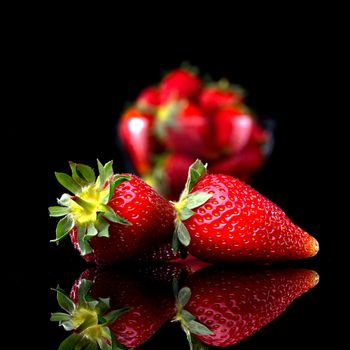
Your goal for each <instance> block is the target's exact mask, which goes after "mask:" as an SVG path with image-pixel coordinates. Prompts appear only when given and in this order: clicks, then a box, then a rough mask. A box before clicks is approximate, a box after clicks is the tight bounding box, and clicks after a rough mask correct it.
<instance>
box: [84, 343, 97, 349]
mask: <svg viewBox="0 0 350 350" xmlns="http://www.w3.org/2000/svg"><path fill="white" fill-rule="evenodd" d="M84 350H98V345H97V343H95V342H90V344H88V345H87V346H86V348H84Z"/></svg>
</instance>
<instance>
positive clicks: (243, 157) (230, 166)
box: [209, 144, 264, 180]
mask: <svg viewBox="0 0 350 350" xmlns="http://www.w3.org/2000/svg"><path fill="white" fill-rule="evenodd" d="M263 163H264V155H263V151H262V149H261V147H260V146H258V145H256V144H255V145H251V146H247V147H245V148H244V149H243V150H242V151H240V152H239V153H237V154H233V155H230V156H227V157H225V158H223V159H220V160H217V161H214V162H212V163H211V164H210V165H209V171H210V172H211V173H213V174H227V175H231V176H235V177H238V178H239V179H242V180H245V179H246V178H247V177H249V176H250V175H252V174H253V173H255V172H256V171H257V170H259V169H260V168H261V167H262V165H263Z"/></svg>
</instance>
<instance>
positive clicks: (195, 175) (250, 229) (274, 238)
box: [173, 160, 319, 262]
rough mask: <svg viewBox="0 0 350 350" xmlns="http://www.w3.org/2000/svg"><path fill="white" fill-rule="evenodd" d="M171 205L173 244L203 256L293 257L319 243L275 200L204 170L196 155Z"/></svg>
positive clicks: (244, 258)
mask: <svg viewBox="0 0 350 350" xmlns="http://www.w3.org/2000/svg"><path fill="white" fill-rule="evenodd" d="M174 206H175V209H176V211H177V218H176V221H175V223H176V230H175V236H174V240H173V242H174V250H176V249H177V247H178V241H177V240H179V241H180V242H181V243H182V244H184V245H185V246H188V251H189V252H190V253H191V254H192V255H194V256H195V257H197V258H199V259H201V260H204V261H211V262H214V261H217V262H223V261H226V262H234V261H266V262H272V261H281V260H294V259H303V258H308V257H312V256H314V255H316V254H317V252H318V249H319V247H318V242H317V241H316V239H315V238H313V237H312V236H310V235H309V234H307V233H306V232H305V231H303V230H302V229H301V228H299V227H298V226H296V225H295V224H293V223H292V221H291V220H290V219H289V218H288V217H287V215H286V214H285V213H284V212H283V211H282V209H280V208H279V207H278V206H277V205H276V204H274V203H272V202H270V201H269V200H268V199H267V198H265V197H264V196H262V195H261V194H259V193H258V192H257V191H255V190H254V189H252V188H251V187H249V186H248V185H246V184H244V183H242V182H240V181H239V180H238V179H235V178H233V177H231V176H228V175H207V174H206V168H205V166H204V165H203V163H202V162H201V161H199V160H197V161H196V162H195V163H194V164H193V165H192V166H191V168H190V171H189V177H188V179H187V183H186V186H185V189H184V191H183V193H182V194H181V197H180V200H179V202H177V203H175V204H174ZM192 209H195V210H194V211H193V210H192Z"/></svg>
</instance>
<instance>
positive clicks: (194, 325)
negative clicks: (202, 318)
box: [187, 320, 214, 335]
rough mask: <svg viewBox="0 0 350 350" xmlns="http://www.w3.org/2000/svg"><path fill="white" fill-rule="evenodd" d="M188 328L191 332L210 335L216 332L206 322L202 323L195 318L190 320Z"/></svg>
mask: <svg viewBox="0 0 350 350" xmlns="http://www.w3.org/2000/svg"><path fill="white" fill-rule="evenodd" d="M187 325H188V329H189V330H190V332H191V333H194V334H199V335H210V334H214V333H213V332H212V331H211V330H210V329H209V328H207V327H206V326H204V324H201V323H199V322H197V321H195V320H192V321H190V322H188V324H187Z"/></svg>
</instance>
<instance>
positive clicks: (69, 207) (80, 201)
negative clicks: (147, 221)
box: [49, 160, 131, 255]
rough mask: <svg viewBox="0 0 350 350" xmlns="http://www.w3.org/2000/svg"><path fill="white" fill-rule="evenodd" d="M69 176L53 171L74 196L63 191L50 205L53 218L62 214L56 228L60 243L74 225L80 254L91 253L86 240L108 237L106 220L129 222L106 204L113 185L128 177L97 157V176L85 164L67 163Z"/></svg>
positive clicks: (56, 240) (128, 178)
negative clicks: (116, 171) (70, 172)
mask: <svg viewBox="0 0 350 350" xmlns="http://www.w3.org/2000/svg"><path fill="white" fill-rule="evenodd" d="M69 165H70V168H71V171H72V175H71V176H70V175H67V174H64V173H55V175H56V178H57V180H58V182H59V183H60V184H61V185H62V186H63V187H65V188H66V189H67V190H68V191H70V192H71V193H72V194H73V195H70V194H67V193H65V194H63V195H62V196H61V198H60V199H58V200H57V201H58V204H59V206H54V207H49V213H50V216H52V217H62V216H63V218H62V219H60V221H59V222H58V224H57V227H56V238H55V239H53V240H51V242H57V243H58V242H59V241H60V240H61V239H62V238H64V237H65V236H67V235H68V234H69V232H70V231H71V230H72V229H73V227H76V228H77V241H78V245H79V248H80V251H81V255H86V254H89V253H91V252H92V249H91V246H90V244H89V241H90V239H91V238H92V237H95V236H98V237H109V222H114V223H118V224H122V225H130V223H129V222H128V221H127V220H125V219H124V218H122V217H120V216H119V215H118V214H116V213H115V211H114V210H113V209H112V208H111V207H109V206H108V203H109V201H110V199H111V198H112V196H113V193H114V191H115V188H116V187H117V186H118V185H120V184H121V183H122V182H124V181H127V180H130V179H131V178H130V176H124V175H114V174H113V168H112V161H110V162H108V163H106V164H105V165H102V164H101V163H100V161H99V160H97V165H98V171H99V175H98V177H97V178H96V175H95V172H94V170H93V169H92V168H90V167H89V166H87V165H84V164H76V163H73V162H70V163H69Z"/></svg>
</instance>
